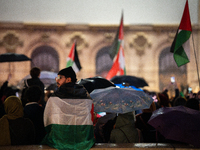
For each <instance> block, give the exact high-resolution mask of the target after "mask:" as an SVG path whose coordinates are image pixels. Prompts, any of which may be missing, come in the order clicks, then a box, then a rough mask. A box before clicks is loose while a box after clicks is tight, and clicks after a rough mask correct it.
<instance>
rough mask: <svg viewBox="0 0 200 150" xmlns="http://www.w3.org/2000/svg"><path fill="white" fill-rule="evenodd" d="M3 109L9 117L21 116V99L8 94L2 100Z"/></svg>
mask: <svg viewBox="0 0 200 150" xmlns="http://www.w3.org/2000/svg"><path fill="white" fill-rule="evenodd" d="M4 109H5V112H6V114H8V117H9V119H16V118H20V117H23V115H24V113H23V106H22V102H21V100H20V99H19V98H18V97H17V96H9V97H8V98H6V100H5V102H4Z"/></svg>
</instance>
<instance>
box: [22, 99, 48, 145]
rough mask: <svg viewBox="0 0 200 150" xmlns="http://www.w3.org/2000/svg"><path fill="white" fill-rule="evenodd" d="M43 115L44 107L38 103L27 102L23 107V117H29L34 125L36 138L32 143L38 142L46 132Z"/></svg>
mask: <svg viewBox="0 0 200 150" xmlns="http://www.w3.org/2000/svg"><path fill="white" fill-rule="evenodd" d="M43 115H44V107H41V106H40V105H39V104H38V103H33V104H29V103H28V104H27V105H26V106H25V107H24V117H25V118H29V119H30V120H31V121H32V122H33V125H34V127H35V134H36V138H35V143H34V144H40V142H41V141H42V139H43V138H44V136H45V133H46V132H45V128H44V121H43Z"/></svg>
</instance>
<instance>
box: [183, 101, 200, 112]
mask: <svg viewBox="0 0 200 150" xmlns="http://www.w3.org/2000/svg"><path fill="white" fill-rule="evenodd" d="M186 107H188V108H191V109H195V110H199V100H198V99H196V98H190V99H188V100H187V102H186Z"/></svg>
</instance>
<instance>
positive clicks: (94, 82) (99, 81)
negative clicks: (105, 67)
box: [77, 76, 115, 93]
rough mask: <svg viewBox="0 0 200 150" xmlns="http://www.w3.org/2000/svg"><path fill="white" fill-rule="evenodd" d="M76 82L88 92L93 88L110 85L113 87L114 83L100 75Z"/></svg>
mask: <svg viewBox="0 0 200 150" xmlns="http://www.w3.org/2000/svg"><path fill="white" fill-rule="evenodd" d="M77 83H78V84H81V85H83V86H84V87H85V88H86V90H87V91H88V92H89V93H91V92H92V91H93V90H94V89H102V88H107V87H110V86H113V87H115V85H114V83H112V82H111V81H109V80H107V79H105V78H103V77H100V76H96V77H91V78H85V79H81V80H79V81H78V82H77Z"/></svg>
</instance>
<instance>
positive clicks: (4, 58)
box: [0, 53, 31, 72]
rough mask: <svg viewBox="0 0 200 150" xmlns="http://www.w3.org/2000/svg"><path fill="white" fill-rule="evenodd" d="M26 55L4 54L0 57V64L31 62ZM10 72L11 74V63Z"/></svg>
mask: <svg viewBox="0 0 200 150" xmlns="http://www.w3.org/2000/svg"><path fill="white" fill-rule="evenodd" d="M30 60H31V59H30V58H28V57H27V56H26V55H24V54H16V53H4V54H1V55H0V62H17V61H30ZM9 72H10V63H9Z"/></svg>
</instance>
